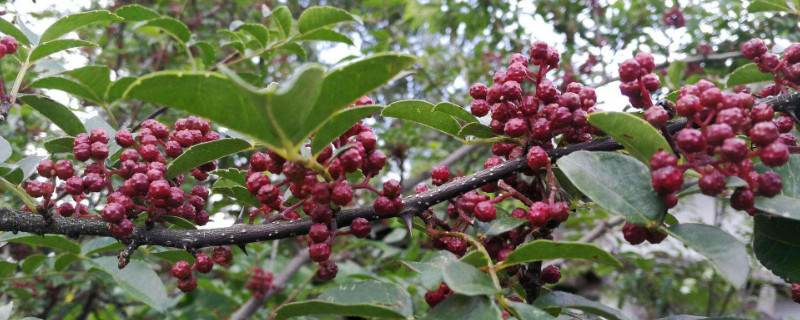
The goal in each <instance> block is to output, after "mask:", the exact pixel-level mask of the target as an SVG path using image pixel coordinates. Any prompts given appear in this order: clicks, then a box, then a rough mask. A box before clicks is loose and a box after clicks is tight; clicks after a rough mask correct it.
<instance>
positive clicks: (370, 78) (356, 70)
mask: <svg viewBox="0 0 800 320" xmlns="http://www.w3.org/2000/svg"><path fill="white" fill-rule="evenodd" d="M413 62H414V58H413V57H411V56H407V55H402V54H395V53H380V54H376V55H373V56H371V57H369V58H366V59H362V60H359V61H356V62H353V63H350V64H348V65H346V66H343V67H339V68H337V69H334V70H331V71H329V72H328V73H326V74H325V79H324V80H323V81H322V89H321V91H320V94H319V98H318V99H317V102H316V105H315V106H314V108H313V109H312V111H311V113H310V114H309V116H308V118H307V119H306V120H305V123H304V124H303V126H302V128H304V129H306V131H307V132H308V134H309V135H310V134H311V133H312V132H316V131H317V130H318V129H319V128H320V127H321V126H322V125H323V124H325V123H326V122H327V120H328V119H330V117H332V116H333V115H334V113H335V112H336V111H338V110H341V109H343V108H345V107H347V106H348V105H350V104H353V103H354V102H356V101H357V100H358V99H359V98H361V97H362V96H365V95H367V94H369V93H370V92H372V91H373V90H375V89H377V88H379V87H380V86H382V85H384V84H385V83H387V82H389V81H390V80H391V79H392V78H394V77H395V76H396V75H397V74H399V73H400V72H401V71H402V70H403V69H405V68H407V67H408V66H410V65H411V63H413Z"/></svg>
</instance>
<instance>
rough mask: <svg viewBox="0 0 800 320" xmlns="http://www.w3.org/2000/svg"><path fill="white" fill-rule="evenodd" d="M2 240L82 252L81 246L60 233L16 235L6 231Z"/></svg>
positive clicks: (0, 237) (0, 239) (23, 233)
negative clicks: (59, 234)
mask: <svg viewBox="0 0 800 320" xmlns="http://www.w3.org/2000/svg"><path fill="white" fill-rule="evenodd" d="M0 241H5V242H13V243H24V244H29V245H38V246H45V247H50V248H56V249H60V250H64V251H67V252H71V253H75V254H78V253H80V252H81V246H80V245H78V244H77V243H75V242H73V241H70V240H69V239H67V238H65V237H63V236H58V235H45V236H39V235H35V234H30V233H27V232H19V233H17V234H16V235H15V234H13V233H10V232H8V233H4V234H3V235H2V236H0Z"/></svg>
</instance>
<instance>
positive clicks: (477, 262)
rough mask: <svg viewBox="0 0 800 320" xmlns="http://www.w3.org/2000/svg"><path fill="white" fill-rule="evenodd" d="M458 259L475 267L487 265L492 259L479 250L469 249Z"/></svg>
mask: <svg viewBox="0 0 800 320" xmlns="http://www.w3.org/2000/svg"><path fill="white" fill-rule="evenodd" d="M458 260H459V261H461V262H463V263H466V264H468V265H471V266H473V267H476V268H483V267H485V266H487V265H489V263H490V262H491V260H492V259H489V256H487V255H486V254H484V253H483V252H481V251H478V250H471V251H469V252H467V253H466V254H465V255H464V256H463V257H461V259H458Z"/></svg>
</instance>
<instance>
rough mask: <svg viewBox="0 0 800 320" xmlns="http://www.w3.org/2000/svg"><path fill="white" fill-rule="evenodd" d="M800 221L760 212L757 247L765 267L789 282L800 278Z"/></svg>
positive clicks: (756, 229)
mask: <svg viewBox="0 0 800 320" xmlns="http://www.w3.org/2000/svg"><path fill="white" fill-rule="evenodd" d="M797 230H800V221H797V220H794V219H787V218H783V217H775V216H767V215H756V217H755V227H754V228H753V251H754V252H755V254H756V258H758V261H759V262H761V264H762V265H764V267H766V268H767V269H769V270H770V271H772V273H774V274H775V275H776V276H778V277H781V278H782V279H785V280H787V282H791V283H798V282H800V269H798V268H797V266H798V265H800V232H797Z"/></svg>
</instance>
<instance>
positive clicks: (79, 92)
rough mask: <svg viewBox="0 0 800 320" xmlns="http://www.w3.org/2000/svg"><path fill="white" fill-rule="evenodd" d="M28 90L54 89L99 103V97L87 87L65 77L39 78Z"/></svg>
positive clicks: (29, 85)
mask: <svg viewBox="0 0 800 320" xmlns="http://www.w3.org/2000/svg"><path fill="white" fill-rule="evenodd" d="M28 88H40V89H56V90H61V91H64V92H66V93H69V94H71V95H74V96H77V97H79V98H83V99H86V100H89V101H93V102H100V101H101V99H100V97H98V96H96V95H95V94H94V93H93V92H92V90H91V89H89V87H87V86H86V85H84V84H81V83H80V82H78V81H75V80H72V79H67V78H65V77H59V76H52V77H44V78H39V79H36V80H34V81H33V82H31V83H30V84H28Z"/></svg>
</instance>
